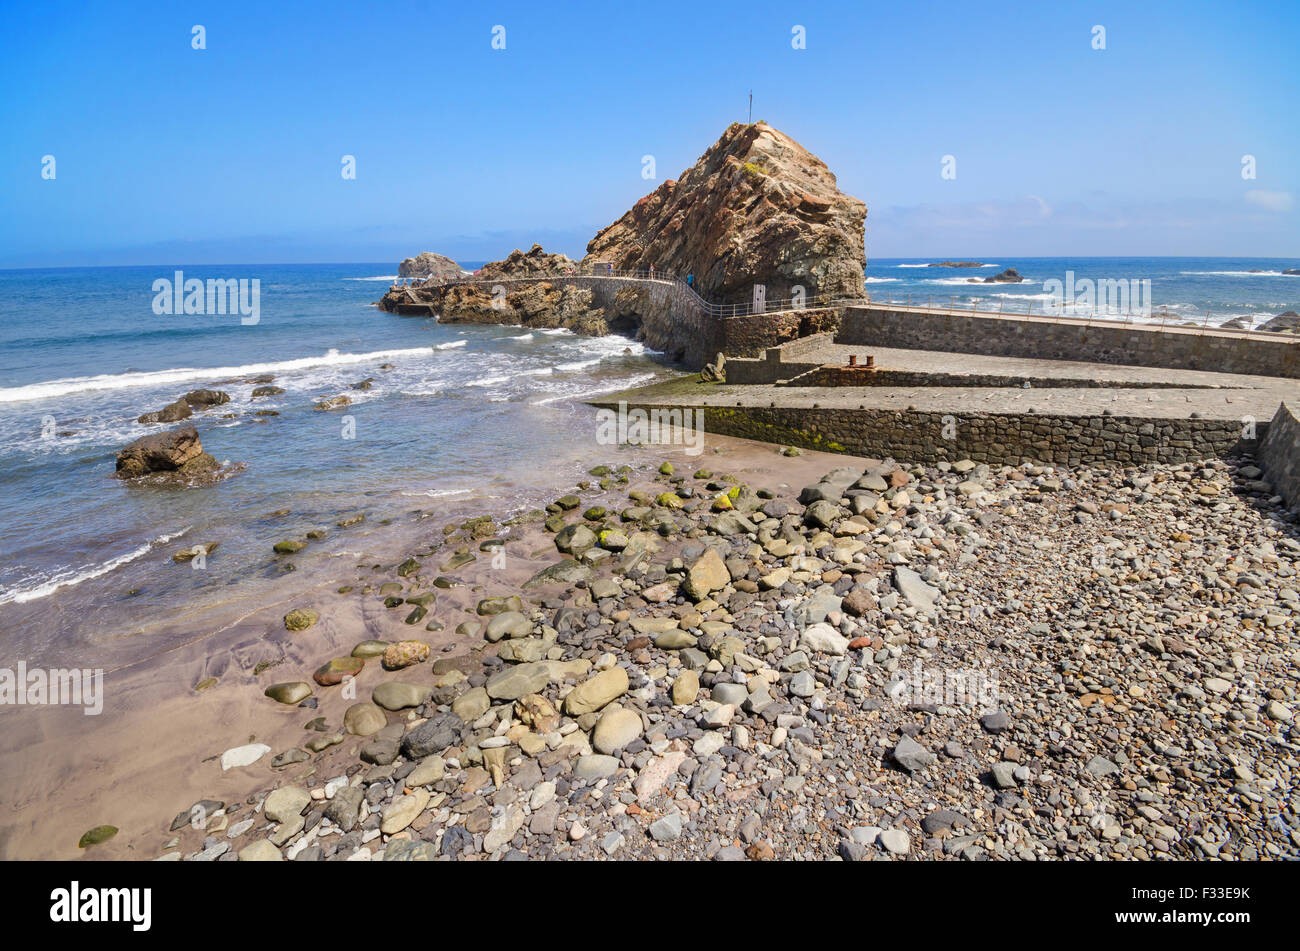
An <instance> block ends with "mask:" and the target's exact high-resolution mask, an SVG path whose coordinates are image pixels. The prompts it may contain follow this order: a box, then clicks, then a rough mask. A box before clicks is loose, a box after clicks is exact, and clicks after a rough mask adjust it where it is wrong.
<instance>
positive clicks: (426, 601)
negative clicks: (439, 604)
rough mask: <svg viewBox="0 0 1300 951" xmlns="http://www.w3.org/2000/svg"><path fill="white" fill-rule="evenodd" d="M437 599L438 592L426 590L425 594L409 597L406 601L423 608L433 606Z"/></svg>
mask: <svg viewBox="0 0 1300 951" xmlns="http://www.w3.org/2000/svg"><path fill="white" fill-rule="evenodd" d="M437 600H438V592H436V591H425V592H424V593H423V594H417V595H416V596H415V597H413V598H407V599H406V603H407V604H413V605H416V606H417V607H421V608H427V607H432V606H433V603H434V602H435V601H437Z"/></svg>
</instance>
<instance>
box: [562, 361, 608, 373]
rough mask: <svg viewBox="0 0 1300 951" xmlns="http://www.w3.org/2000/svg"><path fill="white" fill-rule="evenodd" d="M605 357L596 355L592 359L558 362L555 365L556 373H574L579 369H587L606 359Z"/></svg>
mask: <svg viewBox="0 0 1300 951" xmlns="http://www.w3.org/2000/svg"><path fill="white" fill-rule="evenodd" d="M604 359H605V358H604V357H596V358H594V359H591V360H577V361H575V362H573V363H557V364H556V365H555V372H556V373H574V372H577V371H578V370H585V369H587V367H594V366H596V365H597V364H598V363H601V362H603V361H604Z"/></svg>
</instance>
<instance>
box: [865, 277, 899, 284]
mask: <svg viewBox="0 0 1300 951" xmlns="http://www.w3.org/2000/svg"><path fill="white" fill-rule="evenodd" d="M900 280H901V278H897V277H869V278H867V279H866V282H865V283H867V284H897V283H898V282H899V281H900Z"/></svg>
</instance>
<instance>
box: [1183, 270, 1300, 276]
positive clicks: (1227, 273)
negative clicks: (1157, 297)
mask: <svg viewBox="0 0 1300 951" xmlns="http://www.w3.org/2000/svg"><path fill="white" fill-rule="evenodd" d="M1178 273H1179V274H1187V275H1192V276H1204V277H1295V276H1296V275H1294V274H1283V273H1282V272H1281V271H1179V272H1178Z"/></svg>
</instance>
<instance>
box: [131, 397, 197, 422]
mask: <svg viewBox="0 0 1300 951" xmlns="http://www.w3.org/2000/svg"><path fill="white" fill-rule="evenodd" d="M192 415H194V414H193V411H192V410H191V409H190V404H189V403H187V402H186V401H185V400H184V399H179V400H177V401H176V402H175V403H168V404H167V405H166V406H164V407H163V408H162V409H160V410H156V411H155V412H152V413H145V414H143V415H142V416H139V417H137V418H136V422H137V423H178V422H180V421H181V420H182V419H189V418H190V417H191V416H192Z"/></svg>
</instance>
